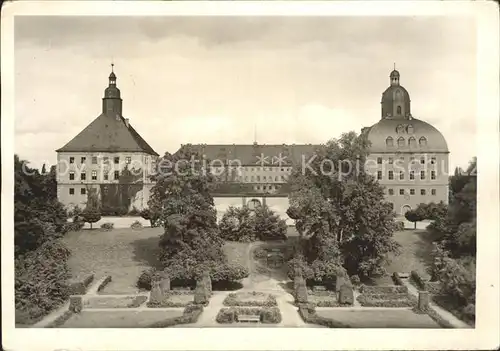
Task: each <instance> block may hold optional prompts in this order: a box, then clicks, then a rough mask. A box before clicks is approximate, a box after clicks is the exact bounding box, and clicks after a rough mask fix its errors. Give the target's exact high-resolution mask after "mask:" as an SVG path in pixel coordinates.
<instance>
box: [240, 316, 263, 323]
mask: <svg viewBox="0 0 500 351" xmlns="http://www.w3.org/2000/svg"><path fill="white" fill-rule="evenodd" d="M238 322H250V323H259V322H260V316H259V315H257V314H241V315H239V316H238Z"/></svg>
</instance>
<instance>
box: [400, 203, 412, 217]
mask: <svg viewBox="0 0 500 351" xmlns="http://www.w3.org/2000/svg"><path fill="white" fill-rule="evenodd" d="M408 211H411V206H410V205H403V207H401V214H402V215H403V216H404V215H405V214H406V212H408Z"/></svg>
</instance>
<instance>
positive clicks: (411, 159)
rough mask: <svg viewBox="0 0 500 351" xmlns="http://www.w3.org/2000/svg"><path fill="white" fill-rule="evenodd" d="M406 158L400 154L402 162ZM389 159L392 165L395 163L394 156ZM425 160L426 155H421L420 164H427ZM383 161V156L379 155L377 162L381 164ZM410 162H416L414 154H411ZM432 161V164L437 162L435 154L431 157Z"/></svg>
mask: <svg viewBox="0 0 500 351" xmlns="http://www.w3.org/2000/svg"><path fill="white" fill-rule="evenodd" d="M404 160H405V157H404V156H400V157H399V161H400V162H404ZM387 161H388V163H389V164H390V165H392V164H394V158H392V157H389V158H388V159H387ZM425 161H426V159H425V157H420V164H422V165H425ZM382 162H383V159H382V157H377V164H379V165H381V164H382ZM410 162H415V157H414V156H411V157H410ZM430 162H431V164H432V165H433V164H436V157H435V156H432V157H431V159H430Z"/></svg>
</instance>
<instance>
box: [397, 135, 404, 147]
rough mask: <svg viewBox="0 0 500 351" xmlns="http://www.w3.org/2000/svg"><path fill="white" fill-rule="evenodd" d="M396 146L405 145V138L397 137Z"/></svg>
mask: <svg viewBox="0 0 500 351" xmlns="http://www.w3.org/2000/svg"><path fill="white" fill-rule="evenodd" d="M398 146H399V147H403V146H405V138H403V137H399V139H398Z"/></svg>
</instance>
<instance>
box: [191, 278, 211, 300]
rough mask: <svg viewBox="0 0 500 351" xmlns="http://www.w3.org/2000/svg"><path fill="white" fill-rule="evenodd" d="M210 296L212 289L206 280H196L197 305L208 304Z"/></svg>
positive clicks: (195, 297) (195, 294)
mask: <svg viewBox="0 0 500 351" xmlns="http://www.w3.org/2000/svg"><path fill="white" fill-rule="evenodd" d="M209 297H210V291H209V290H208V286H207V285H206V282H205V281H204V280H201V279H200V280H198V281H197V282H196V289H195V290H194V303H195V304H196V305H207V304H208V299H209Z"/></svg>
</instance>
